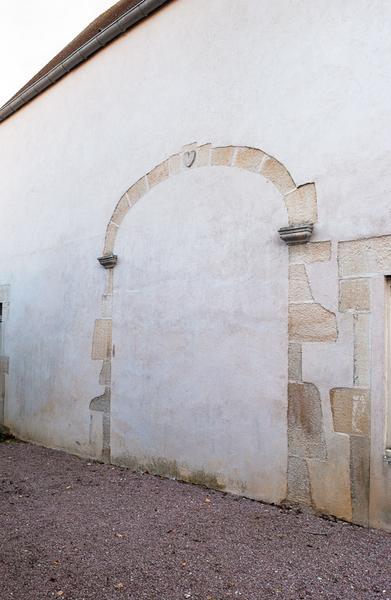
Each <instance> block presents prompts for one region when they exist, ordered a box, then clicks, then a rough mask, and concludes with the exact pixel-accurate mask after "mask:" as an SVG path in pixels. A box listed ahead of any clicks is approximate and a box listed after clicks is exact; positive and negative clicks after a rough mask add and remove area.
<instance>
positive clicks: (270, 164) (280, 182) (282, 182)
mask: <svg viewBox="0 0 391 600" xmlns="http://www.w3.org/2000/svg"><path fill="white" fill-rule="evenodd" d="M261 174H262V175H263V176H264V177H265V178H266V179H268V181H271V182H272V183H273V184H274V185H275V186H276V188H277V189H278V190H279V191H280V192H281V194H287V193H288V192H291V191H292V190H294V189H296V185H295V182H294V181H293V179H292V177H291V176H290V174H289V173H288V171H287V170H286V168H285V167H284V165H282V164H281V163H280V162H278V160H276V159H275V158H272V157H269V158H268V159H267V160H265V161H264V162H263V163H262V166H261Z"/></svg>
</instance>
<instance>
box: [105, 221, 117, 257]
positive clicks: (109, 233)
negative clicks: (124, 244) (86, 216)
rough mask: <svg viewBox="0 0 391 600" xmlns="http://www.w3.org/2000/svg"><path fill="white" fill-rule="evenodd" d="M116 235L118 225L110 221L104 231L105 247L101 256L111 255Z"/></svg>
mask: <svg viewBox="0 0 391 600" xmlns="http://www.w3.org/2000/svg"><path fill="white" fill-rule="evenodd" d="M117 233H118V225H117V224H116V223H113V221H110V223H109V224H108V226H107V229H106V237H105V246H104V250H103V254H104V255H105V254H112V252H113V250H114V244H115V238H116V237H117Z"/></svg>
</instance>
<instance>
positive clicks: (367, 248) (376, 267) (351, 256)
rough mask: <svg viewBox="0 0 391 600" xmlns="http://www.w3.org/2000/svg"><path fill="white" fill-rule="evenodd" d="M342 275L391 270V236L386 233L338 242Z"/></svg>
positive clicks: (387, 271) (385, 272)
mask: <svg viewBox="0 0 391 600" xmlns="http://www.w3.org/2000/svg"><path fill="white" fill-rule="evenodd" d="M338 264H339V273H340V276H341V277H348V276H351V275H365V274H368V273H373V274H376V273H384V274H389V273H390V272H391V236H390V235H384V236H380V237H373V238H367V239H360V240H352V241H348V242H339V244H338Z"/></svg>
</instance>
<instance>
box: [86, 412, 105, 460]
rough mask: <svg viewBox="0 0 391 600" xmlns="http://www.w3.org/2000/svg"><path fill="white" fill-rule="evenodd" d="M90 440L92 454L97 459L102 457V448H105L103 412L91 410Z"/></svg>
mask: <svg viewBox="0 0 391 600" xmlns="http://www.w3.org/2000/svg"><path fill="white" fill-rule="evenodd" d="M89 437H90V439H89V441H90V447H91V456H93V457H94V458H95V459H96V460H101V459H102V448H103V413H102V412H95V411H94V412H91V413H90V431H89Z"/></svg>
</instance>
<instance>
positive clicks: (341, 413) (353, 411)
mask: <svg viewBox="0 0 391 600" xmlns="http://www.w3.org/2000/svg"><path fill="white" fill-rule="evenodd" d="M330 403H331V412H332V415H333V423H334V431H336V432H338V433H349V434H355V435H366V436H367V435H369V432H370V400H369V390H365V389H359V388H334V389H332V390H330Z"/></svg>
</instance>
